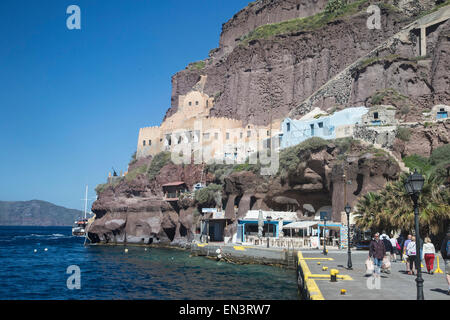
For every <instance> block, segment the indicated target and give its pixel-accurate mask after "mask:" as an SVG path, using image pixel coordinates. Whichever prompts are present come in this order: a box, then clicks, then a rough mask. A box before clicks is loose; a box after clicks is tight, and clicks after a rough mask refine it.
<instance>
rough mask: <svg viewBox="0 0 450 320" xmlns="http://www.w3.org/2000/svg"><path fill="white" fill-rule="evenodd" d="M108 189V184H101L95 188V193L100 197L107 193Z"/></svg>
mask: <svg viewBox="0 0 450 320" xmlns="http://www.w3.org/2000/svg"><path fill="white" fill-rule="evenodd" d="M107 187H108V184H107V183H104V184H99V185H98V186H97V187H95V193H97V195H100V193H102V192H103V191H105V190H106V188H107Z"/></svg>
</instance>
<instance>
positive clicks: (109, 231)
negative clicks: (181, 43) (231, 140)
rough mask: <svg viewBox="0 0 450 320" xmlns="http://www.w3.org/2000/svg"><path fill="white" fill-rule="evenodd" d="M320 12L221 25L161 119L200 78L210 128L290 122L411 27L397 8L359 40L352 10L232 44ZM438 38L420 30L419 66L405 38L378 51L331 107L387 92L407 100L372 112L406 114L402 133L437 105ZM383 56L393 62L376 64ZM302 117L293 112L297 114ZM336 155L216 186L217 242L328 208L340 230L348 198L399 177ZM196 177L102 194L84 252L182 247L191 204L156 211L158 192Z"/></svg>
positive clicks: (166, 174)
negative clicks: (95, 246)
mask: <svg viewBox="0 0 450 320" xmlns="http://www.w3.org/2000/svg"><path fill="white" fill-rule="evenodd" d="M325 2H326V1H322V0H318V1H317V2H316V3H315V6H311V7H310V3H314V1H312V2H310V1H306V0H293V1H282V0H275V1H269V0H263V1H258V2H257V3H256V4H254V5H253V6H250V7H249V8H246V9H244V10H242V11H241V12H239V13H238V14H237V15H235V16H234V17H233V19H231V20H230V21H229V22H227V23H226V24H225V25H224V27H223V31H222V35H221V40H220V43H221V47H220V48H219V49H217V50H215V51H214V52H213V53H212V54H211V57H210V59H208V60H207V62H206V66H205V68H203V69H202V70H190V69H186V70H183V71H180V72H178V73H177V74H175V75H174V76H173V77H172V102H171V103H172V107H171V108H170V109H169V110H168V111H167V114H166V117H167V116H170V115H171V114H173V113H174V112H175V111H176V106H177V105H178V96H179V95H183V94H186V93H187V92H188V91H190V90H191V89H192V87H193V86H194V85H195V84H196V83H197V82H198V80H199V78H200V75H207V76H208V78H207V82H206V85H205V88H204V91H205V93H206V94H208V95H209V96H211V97H215V100H216V101H215V105H214V107H213V108H212V110H211V115H212V116H217V117H228V118H235V119H239V120H243V121H244V123H245V122H251V123H254V124H268V122H269V119H270V118H271V117H274V118H284V117H286V116H287V115H288V114H289V113H290V112H292V110H296V109H299V108H298V107H299V106H300V105H303V104H302V102H303V101H305V99H306V98H308V97H309V96H310V95H311V94H313V93H314V92H316V91H317V90H318V89H319V88H321V87H322V86H323V85H324V84H326V83H327V82H328V81H329V80H330V79H331V78H333V77H334V76H335V75H337V74H338V73H339V72H341V71H342V70H344V69H345V68H346V67H347V66H349V65H350V64H352V63H353V62H355V61H356V60H358V59H359V58H361V57H365V56H366V55H367V54H368V53H369V52H371V51H372V50H373V49H374V48H376V47H378V46H379V45H380V44H382V43H384V42H385V41H386V40H387V39H389V38H390V37H392V35H394V34H396V33H397V32H398V31H399V30H400V29H401V28H402V27H404V26H405V25H407V24H408V23H409V22H411V21H412V20H413V19H414V17H411V15H414V14H416V13H417V12H416V11H415V10H409V9H410V8H407V10H406V11H407V12H408V14H409V15H410V16H405V15H404V14H403V13H402V12H397V11H392V10H385V9H383V10H382V28H381V30H369V29H368V28H367V27H366V22H367V18H368V14H366V13H365V7H364V8H361V12H360V13H358V14H355V15H353V16H351V17H345V18H342V19H337V20H335V21H333V22H330V23H328V24H326V25H324V26H323V27H321V28H318V29H315V30H312V31H307V32H306V31H305V32H304V31H299V32H296V33H291V34H288V35H279V36H275V37H273V38H271V39H266V40H254V41H251V42H250V43H249V44H248V45H239V46H236V44H237V43H236V41H235V39H236V38H238V37H241V36H242V35H243V34H245V33H247V32H248V31H249V30H250V29H251V28H254V27H255V26H258V25H260V24H263V23H267V22H269V23H271V22H278V21H282V20H284V19H286V18H290V17H297V16H298V14H299V13H296V12H294V11H295V10H296V8H297V5H300V7H301V8H303V10H304V13H309V14H311V13H315V12H318V10H321V9H322V8H323V6H324V4H325ZM420 3H421V4H422V3H430V1H421V2H420ZM308 10H309V11H308ZM406 11H405V12H406ZM301 14H302V13H301ZM266 18H267V21H266V22H265V19H266ZM449 35H450V23H449V22H446V23H442V24H440V25H438V26H437V27H436V28H433V30H431V32H430V37H429V43H428V44H427V45H428V48H429V58H427V59H415V58H416V57H417V50H418V48H417V46H416V43H417V41H416V40H417V39H413V38H414V37H412V38H411V39H410V40H408V41H405V42H402V41H399V42H396V43H395V45H394V46H392V47H390V48H389V50H386V52H383V51H380V58H382V59H375V61H372V63H369V64H368V65H366V66H364V68H361V69H360V70H358V71H357V72H355V73H353V75H352V77H350V79H349V80H350V81H349V83H348V85H347V88H345V89H348V91H349V92H350V96H349V97H348V98H349V99H348V103H346V104H344V105H341V106H339V107H340V108H342V107H346V106H350V105H355V104H367V105H370V103H371V100H372V97H373V95H374V94H375V93H376V92H377V91H379V90H382V89H387V88H391V89H393V90H394V91H395V92H397V93H398V94H399V95H404V96H408V97H407V98H408V100H407V102H404V101H403V100H402V101H401V102H399V101H397V100H395V98H396V97H395V95H394V96H388V97H387V98H386V100H383V102H384V103H386V104H392V105H394V106H396V107H397V108H398V109H400V108H402V107H405V106H406V107H408V108H409V110H408V111H407V112H404V114H403V115H402V116H401V117H403V118H402V119H403V120H406V121H415V120H416V119H417V118H418V117H420V116H421V113H422V111H423V110H424V108H429V107H430V106H431V105H434V104H438V103H442V104H449V103H450V99H449V98H450V97H449V91H448V88H449V87H450V80H449V79H450V78H449V76H448V70H449V69H450V59H449V56H448V55H449V52H450V41H449V39H450V37H449ZM391 51H392V52H391ZM387 56H395V57H389V58H386V59H385V58H383V57H387ZM419 60H420V61H419ZM397 96H398V95H397ZM327 99H328V100H327ZM336 101H337V100H336V99H334V98H333V97H330V98H326V99H324V100H323V101H322V102H321V106H320V107H321V108H323V109H326V108H328V107H332V106H335V104H336ZM303 111H305V110H299V112H297V114H302V113H303ZM448 132H449V128H448V124H446V123H443V124H439V125H437V126H436V128H434V127H433V128H431V129H430V128H425V127H423V126H422V127H421V126H420V125H419V126H418V127H417V130H412V136H411V141H413V142H414V143H404V142H402V141H399V140H397V141H396V144H395V146H394V149H395V150H394V151H395V152H396V153H397V155H410V154H412V153H418V154H421V155H425V156H429V155H430V153H431V151H432V150H433V149H434V148H436V147H437V146H439V145H442V144H444V143H448V141H449V136H448ZM341 151H342V150H339V148H338V147H336V146H335V145H333V144H329V145H327V146H326V147H322V148H319V149H317V150H309V151H305V153H302V154H299V155H298V156H299V157H301V159H302V161H300V163H299V165H298V167H297V168H296V169H295V170H294V171H293V172H290V174H289V175H288V176H272V177H261V176H259V175H256V174H254V173H251V172H236V173H233V174H231V175H229V176H228V177H226V178H225V182H224V184H223V202H224V203H225V204H226V206H225V215H226V217H227V218H229V219H232V220H233V221H234V223H233V224H231V225H229V226H228V227H227V229H226V232H225V235H227V236H230V235H232V234H233V232H235V231H236V221H237V219H239V218H241V217H243V216H244V215H245V213H246V212H247V211H248V210H250V209H263V210H268V209H273V210H283V211H285V210H295V211H297V216H298V217H299V218H302V217H304V216H310V215H311V213H308V212H306V211H305V210H304V209H303V207H304V205H310V206H312V207H313V208H314V210H315V211H316V210H318V209H319V208H320V207H323V206H332V208H333V220H334V221H340V219H341V212H342V211H343V208H344V206H345V204H346V202H349V203H350V205H351V206H352V207H354V205H355V201H356V200H357V199H358V197H360V196H362V195H364V194H365V193H367V192H369V191H377V190H379V189H381V188H382V187H383V186H384V184H385V183H386V181H388V180H391V179H395V178H397V177H398V174H399V172H400V169H399V166H398V165H397V164H396V163H395V162H393V160H392V158H390V157H389V156H388V155H387V154H386V153H383V152H375V151H373V150H372V151H371V150H367V147H362V146H359V145H354V146H353V147H352V149H351V150H350V151H349V152H348V153H347V154H346V156H343V155H342V154H340V153H341ZM150 161H151V157H149V158H145V159H140V160H139V161H138V162H136V163H134V164H133V165H132V166H130V171H131V170H132V169H134V168H137V167H139V166H142V165H149V163H150ZM344 168H346V170H347V177H348V180H351V181H352V184H350V185H346V188H347V199H345V197H344V189H345V188H344V185H345V184H344V181H343V178H342V175H343V172H344ZM202 171H203V168H202V166H199V165H185V166H176V165H173V164H170V165H166V166H164V167H163V168H162V169H161V171H160V172H159V174H158V175H157V176H156V177H155V179H154V180H152V181H148V178H147V177H146V176H145V175H138V176H137V177H135V178H134V179H132V180H130V179H128V180H126V179H125V180H123V181H121V182H120V183H118V184H117V185H115V186H111V187H109V188H106V190H105V191H104V192H102V193H101V194H100V195H99V199H98V200H97V201H96V202H95V203H94V205H93V208H92V209H93V212H95V213H96V215H97V219H96V221H95V223H94V224H93V225H92V227H91V229H90V233H91V234H92V236H93V237H94V238H95V239H96V241H109V242H114V241H116V242H133V243H147V242H150V241H165V242H172V243H176V242H183V241H189V240H191V239H192V238H193V235H194V232H195V228H196V225H197V223H198V220H199V214H198V212H197V207H196V204H195V202H194V201H193V200H189V199H185V200H183V201H180V202H179V203H167V202H165V201H163V199H162V197H163V193H162V188H161V186H162V185H163V184H166V183H169V182H174V181H184V182H185V183H186V184H187V185H188V187H189V188H192V186H193V185H194V184H195V183H197V182H200V179H201V176H202ZM203 173H204V174H205V175H204V177H203V182H204V181H207V182H208V183H209V182H213V181H215V180H216V179H215V177H214V176H213V175H212V174H211V173H208V174H206V173H205V172H203ZM216 182H217V181H216ZM307 207H308V206H307ZM235 208H237V210H235Z"/></svg>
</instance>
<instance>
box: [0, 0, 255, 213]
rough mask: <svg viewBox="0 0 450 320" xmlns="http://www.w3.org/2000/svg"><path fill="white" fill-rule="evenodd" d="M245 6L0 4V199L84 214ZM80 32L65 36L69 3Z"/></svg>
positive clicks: (215, 2) (136, 1) (146, 1)
mask: <svg viewBox="0 0 450 320" xmlns="http://www.w3.org/2000/svg"><path fill="white" fill-rule="evenodd" d="M248 2H249V1H248V0H246V1H241V0H227V1H225V0H188V1H181V0H164V1H156V0H127V1H125V0H121V1H111V0H108V1H106V0H71V1H64V0H39V1H31V0H27V1H23V0H2V1H0V49H1V50H0V70H1V71H0V110H1V113H0V150H1V153H0V168H1V170H2V173H1V183H0V200H4V201H20V200H31V199H39V200H46V201H50V202H53V203H55V204H58V205H62V206H66V207H69V208H75V209H82V207H83V202H82V201H81V200H80V199H81V198H83V196H84V188H85V185H86V184H88V185H89V188H90V192H89V197H90V198H94V197H95V192H94V188H95V186H96V185H97V184H99V183H104V182H105V180H106V177H107V174H108V172H109V171H111V167H114V168H116V170H118V171H119V170H126V168H127V164H128V162H129V160H130V158H131V155H132V154H133V152H134V151H135V150H136V144H137V136H138V130H139V128H140V127H145V126H152V125H159V124H160V122H161V120H162V118H163V116H164V114H165V112H166V110H167V109H168V108H169V106H170V96H171V89H172V88H171V76H172V75H174V74H175V73H176V72H178V71H180V70H182V69H184V68H185V67H186V66H187V65H188V63H190V62H194V61H198V60H202V59H204V58H206V57H207V56H208V52H209V50H211V49H212V48H216V47H217V46H218V44H219V36H220V31H221V26H222V23H224V22H226V21H227V20H228V19H230V18H231V17H232V16H233V15H234V14H235V13H237V12H238V11H239V10H240V9H242V8H243V7H244V6H246V5H247V4H248ZM72 4H75V5H78V6H79V7H80V9H81V30H69V29H67V27H66V20H67V18H68V17H69V14H67V13H66V9H67V7H68V6H69V5H72Z"/></svg>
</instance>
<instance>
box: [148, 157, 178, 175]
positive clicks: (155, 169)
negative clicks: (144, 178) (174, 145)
mask: <svg viewBox="0 0 450 320" xmlns="http://www.w3.org/2000/svg"><path fill="white" fill-rule="evenodd" d="M170 159H171V155H170V152H167V151H163V152H160V153H158V154H156V155H155V156H154V157H153V159H152V162H151V163H150V166H149V167H148V171H147V175H148V178H149V179H150V180H153V179H155V177H156V176H157V175H158V173H159V171H161V169H162V168H163V167H164V166H165V165H167V164H169V163H171V162H172V161H171V160H170Z"/></svg>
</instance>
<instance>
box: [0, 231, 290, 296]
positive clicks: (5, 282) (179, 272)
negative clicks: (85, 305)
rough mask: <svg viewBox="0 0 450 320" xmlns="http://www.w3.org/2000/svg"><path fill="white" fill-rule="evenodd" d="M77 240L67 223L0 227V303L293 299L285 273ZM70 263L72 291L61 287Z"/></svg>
mask: <svg viewBox="0 0 450 320" xmlns="http://www.w3.org/2000/svg"><path fill="white" fill-rule="evenodd" d="M83 242H84V238H78V237H73V236H72V235H71V228H68V227H0V275H1V276H0V300H17V299H25V300H35V299H39V300H73V299H75V300H94V299H95V300H97V299H102V300H104V299H107V300H110V299H122V300H128V299H152V300H161V299H164V300H172V299H178V300H179V299H181V300H185V299H186V300H189V299H199V300H216V299H219V300H222V299H224V300H229V299H231V300H233V299H243V300H247V299H252V300H253V299H257V300H259V299H264V300H278V299H283V300H291V299H297V288H296V279H295V272H294V271H292V270H285V269H280V268H277V267H269V266H260V265H234V264H228V263H226V262H216V261H212V260H209V259H206V258H204V257H189V252H186V251H178V250H170V249H154V248H148V249H147V251H145V249H144V248H142V247H129V248H128V250H129V251H128V253H125V252H124V247H123V246H117V247H100V246H88V247H84V246H83ZM45 248H47V251H45ZM34 250H37V251H36V252H34ZM71 265H75V266H78V267H79V270H80V289H73V290H70V289H68V287H67V279H68V278H69V277H70V276H71V274H67V268H68V267H69V266H71Z"/></svg>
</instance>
